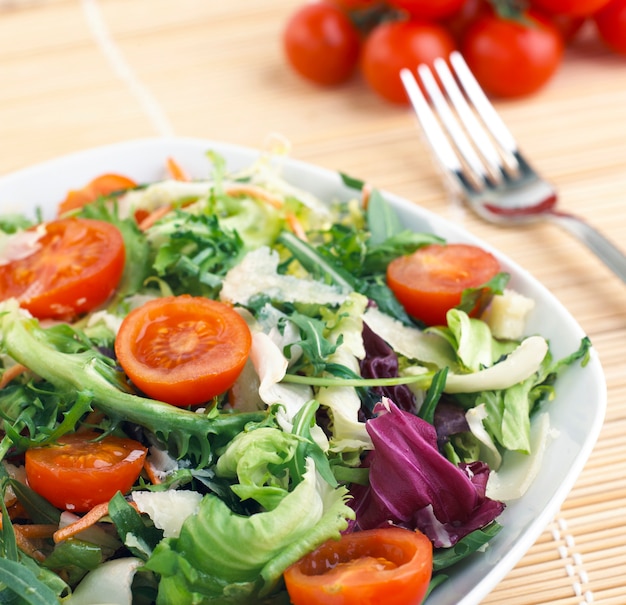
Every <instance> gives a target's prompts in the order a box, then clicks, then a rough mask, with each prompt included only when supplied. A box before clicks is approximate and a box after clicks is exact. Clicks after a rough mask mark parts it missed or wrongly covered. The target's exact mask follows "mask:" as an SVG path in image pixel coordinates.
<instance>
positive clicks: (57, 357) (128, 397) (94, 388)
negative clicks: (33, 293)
mask: <svg viewBox="0 0 626 605" xmlns="http://www.w3.org/2000/svg"><path fill="white" fill-rule="evenodd" d="M3 309H4V311H5V312H4V313H2V315H0V328H1V333H2V344H3V347H4V349H5V350H6V352H7V353H8V354H9V355H10V356H11V357H12V358H13V359H15V360H16V361H18V362H19V363H21V364H23V365H24V366H26V367H27V368H29V369H30V370H31V371H32V372H34V373H35V374H37V375H38V376H40V377H42V378H45V379H46V380H48V381H49V382H50V383H52V384H53V385H54V386H55V387H57V388H58V389H60V390H61V391H65V392H67V393H68V394H70V393H72V394H74V395H73V396H76V393H88V394H89V395H90V397H91V398H92V400H93V402H94V404H95V405H96V406H97V407H98V408H99V409H100V410H101V411H102V412H104V413H105V414H107V415H108V416H110V417H111V419H112V420H113V421H118V422H121V421H122V420H126V421H130V422H133V423H135V424H139V425H141V426H143V427H145V428H146V429H148V430H149V431H151V432H152V433H154V434H155V435H156V437H157V438H158V439H159V440H161V441H162V442H163V443H165V444H167V445H168V446H169V447H171V448H172V449H173V450H174V451H175V453H176V455H177V456H179V457H183V456H185V455H188V454H189V455H190V456H192V457H193V458H195V459H197V460H196V461H197V462H198V463H199V464H206V463H207V462H208V461H209V460H210V459H211V454H212V450H211V443H210V439H211V437H215V436H225V439H223V440H222V442H226V441H229V440H230V439H231V438H232V437H234V435H235V434H237V433H239V432H240V431H241V430H243V428H244V426H245V425H246V424H247V423H248V422H254V421H257V422H258V421H261V420H262V419H263V418H264V417H265V413H264V412H248V413H233V414H229V413H209V414H200V413H196V412H192V411H189V410H187V409H183V408H177V407H175V406H172V405H169V404H167V403H164V402H162V401H157V400H154V399H148V398H145V397H141V396H139V395H136V394H134V393H132V392H131V391H130V388H129V387H128V386H127V385H126V383H125V382H124V380H123V376H122V374H121V372H119V371H118V370H117V369H116V368H115V367H113V366H112V364H111V363H107V361H106V358H104V357H103V356H102V355H100V354H99V352H98V351H96V350H85V351H82V352H80V353H65V352H62V351H59V350H57V349H55V348H53V347H52V346H51V344H50V343H49V342H48V340H47V339H46V331H45V330H44V329H42V328H41V327H40V326H39V322H38V321H37V320H36V319H34V318H32V317H28V316H25V315H23V313H22V312H20V310H19V307H18V306H17V302H16V301H15V300H12V301H7V302H6V303H5V304H4V305H3Z"/></svg>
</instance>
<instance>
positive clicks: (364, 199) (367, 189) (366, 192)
mask: <svg viewBox="0 0 626 605" xmlns="http://www.w3.org/2000/svg"><path fill="white" fill-rule="evenodd" d="M371 193H372V186H371V185H369V184H368V183H365V184H364V185H363V189H362V190H361V204H362V205H363V210H367V205H368V204H369V201H370V195H371Z"/></svg>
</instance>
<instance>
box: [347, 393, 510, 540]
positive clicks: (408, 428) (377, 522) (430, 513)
mask: <svg viewBox="0 0 626 605" xmlns="http://www.w3.org/2000/svg"><path fill="white" fill-rule="evenodd" d="M376 412H377V413H378V416H376V417H375V418H373V419H371V420H368V421H367V425H366V428H367V432H368V433H369V435H370V437H371V438H372V442H373V444H374V449H373V450H372V451H371V452H370V453H369V454H368V456H367V459H366V461H365V465H366V466H369V486H368V487H366V488H362V487H361V488H358V489H355V490H353V491H352V495H353V498H354V499H353V502H352V506H353V508H354V510H355V512H356V522H355V525H354V527H353V529H361V530H363V529H373V528H377V527H384V526H387V525H389V524H393V525H399V526H401V527H407V528H409V529H419V530H420V531H422V532H423V533H424V534H426V535H427V536H428V537H429V538H430V540H431V541H432V542H433V544H434V546H435V547H437V548H441V547H450V546H452V545H454V544H456V542H458V540H460V539H461V538H463V537H464V536H466V535H467V534H469V533H471V532H472V531H474V530H476V529H480V528H481V527H484V526H485V525H487V524H488V523H490V522H491V521H493V520H494V519H495V518H496V517H497V516H498V515H499V514H500V513H501V512H502V511H503V510H504V504H503V503H502V502H498V501H496V500H491V499H489V498H487V497H486V496H485V488H486V485H487V479H488V478H489V467H488V466H487V465H486V464H485V463H483V462H474V463H471V464H461V465H459V466H456V465H454V464H452V463H451V462H450V461H449V460H448V459H447V458H445V457H444V456H442V455H441V453H440V452H439V450H438V449H437V434H436V432H435V429H434V427H433V426H432V425H430V424H429V423H428V422H426V421H424V420H422V419H421V418H418V417H417V416H414V415H413V414H410V413H407V412H404V411H402V410H400V409H399V408H398V407H397V406H396V405H395V404H394V403H393V402H392V401H389V400H384V402H383V403H382V404H379V405H378V406H376Z"/></svg>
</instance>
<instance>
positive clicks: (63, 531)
mask: <svg viewBox="0 0 626 605" xmlns="http://www.w3.org/2000/svg"><path fill="white" fill-rule="evenodd" d="M129 504H130V505H131V506H132V507H133V508H134V509H135V510H137V505H136V504H135V503H134V502H129ZM108 514H109V503H108V502H103V503H102V504H96V505H95V506H94V507H93V508H92V509H91V510H90V511H88V512H86V513H85V514H84V515H83V516H82V517H81V518H80V519H78V520H76V521H74V523H70V524H69V525H66V526H65V527H61V528H60V529H57V530H56V531H55V532H54V534H53V536H52V539H53V540H54V542H55V543H58V542H62V541H63V540H67V539H68V538H72V537H74V536H75V535H76V534H79V533H80V532H81V531H85V530H86V529H89V528H90V527H92V526H93V525H95V524H96V523H98V521H100V520H101V519H102V518H103V517H106V516H107V515H108Z"/></svg>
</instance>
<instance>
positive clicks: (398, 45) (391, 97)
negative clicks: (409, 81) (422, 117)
mask: <svg viewBox="0 0 626 605" xmlns="http://www.w3.org/2000/svg"><path fill="white" fill-rule="evenodd" d="M455 48H456V44H455V42H454V39H453V38H452V36H451V35H450V34H449V33H448V32H447V31H446V30H445V29H444V27H443V26H441V25H439V24H437V23H431V22H427V21H411V20H409V21H389V22H385V23H381V24H380V25H378V26H376V27H375V28H374V29H373V30H372V32H371V33H370V34H369V36H368V37H367V39H366V40H365V43H364V45H363V50H362V52H361V71H362V73H363V77H364V78H365V80H366V82H367V83H368V85H369V86H370V88H371V89H372V90H374V91H375V92H376V93H377V94H378V95H379V96H381V97H382V98H383V99H386V100H387V101H391V102H392V103H397V104H405V105H406V104H408V102H409V99H408V96H407V94H406V92H405V90H404V86H403V85H402V81H401V80H400V70H401V69H402V68H407V69H410V70H411V71H413V72H414V71H415V69H416V68H417V66H418V65H419V64H421V63H426V64H428V65H431V66H432V64H433V61H434V60H435V59H436V58H437V57H447V56H449V55H450V53H451V52H452V51H453V50H455Z"/></svg>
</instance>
